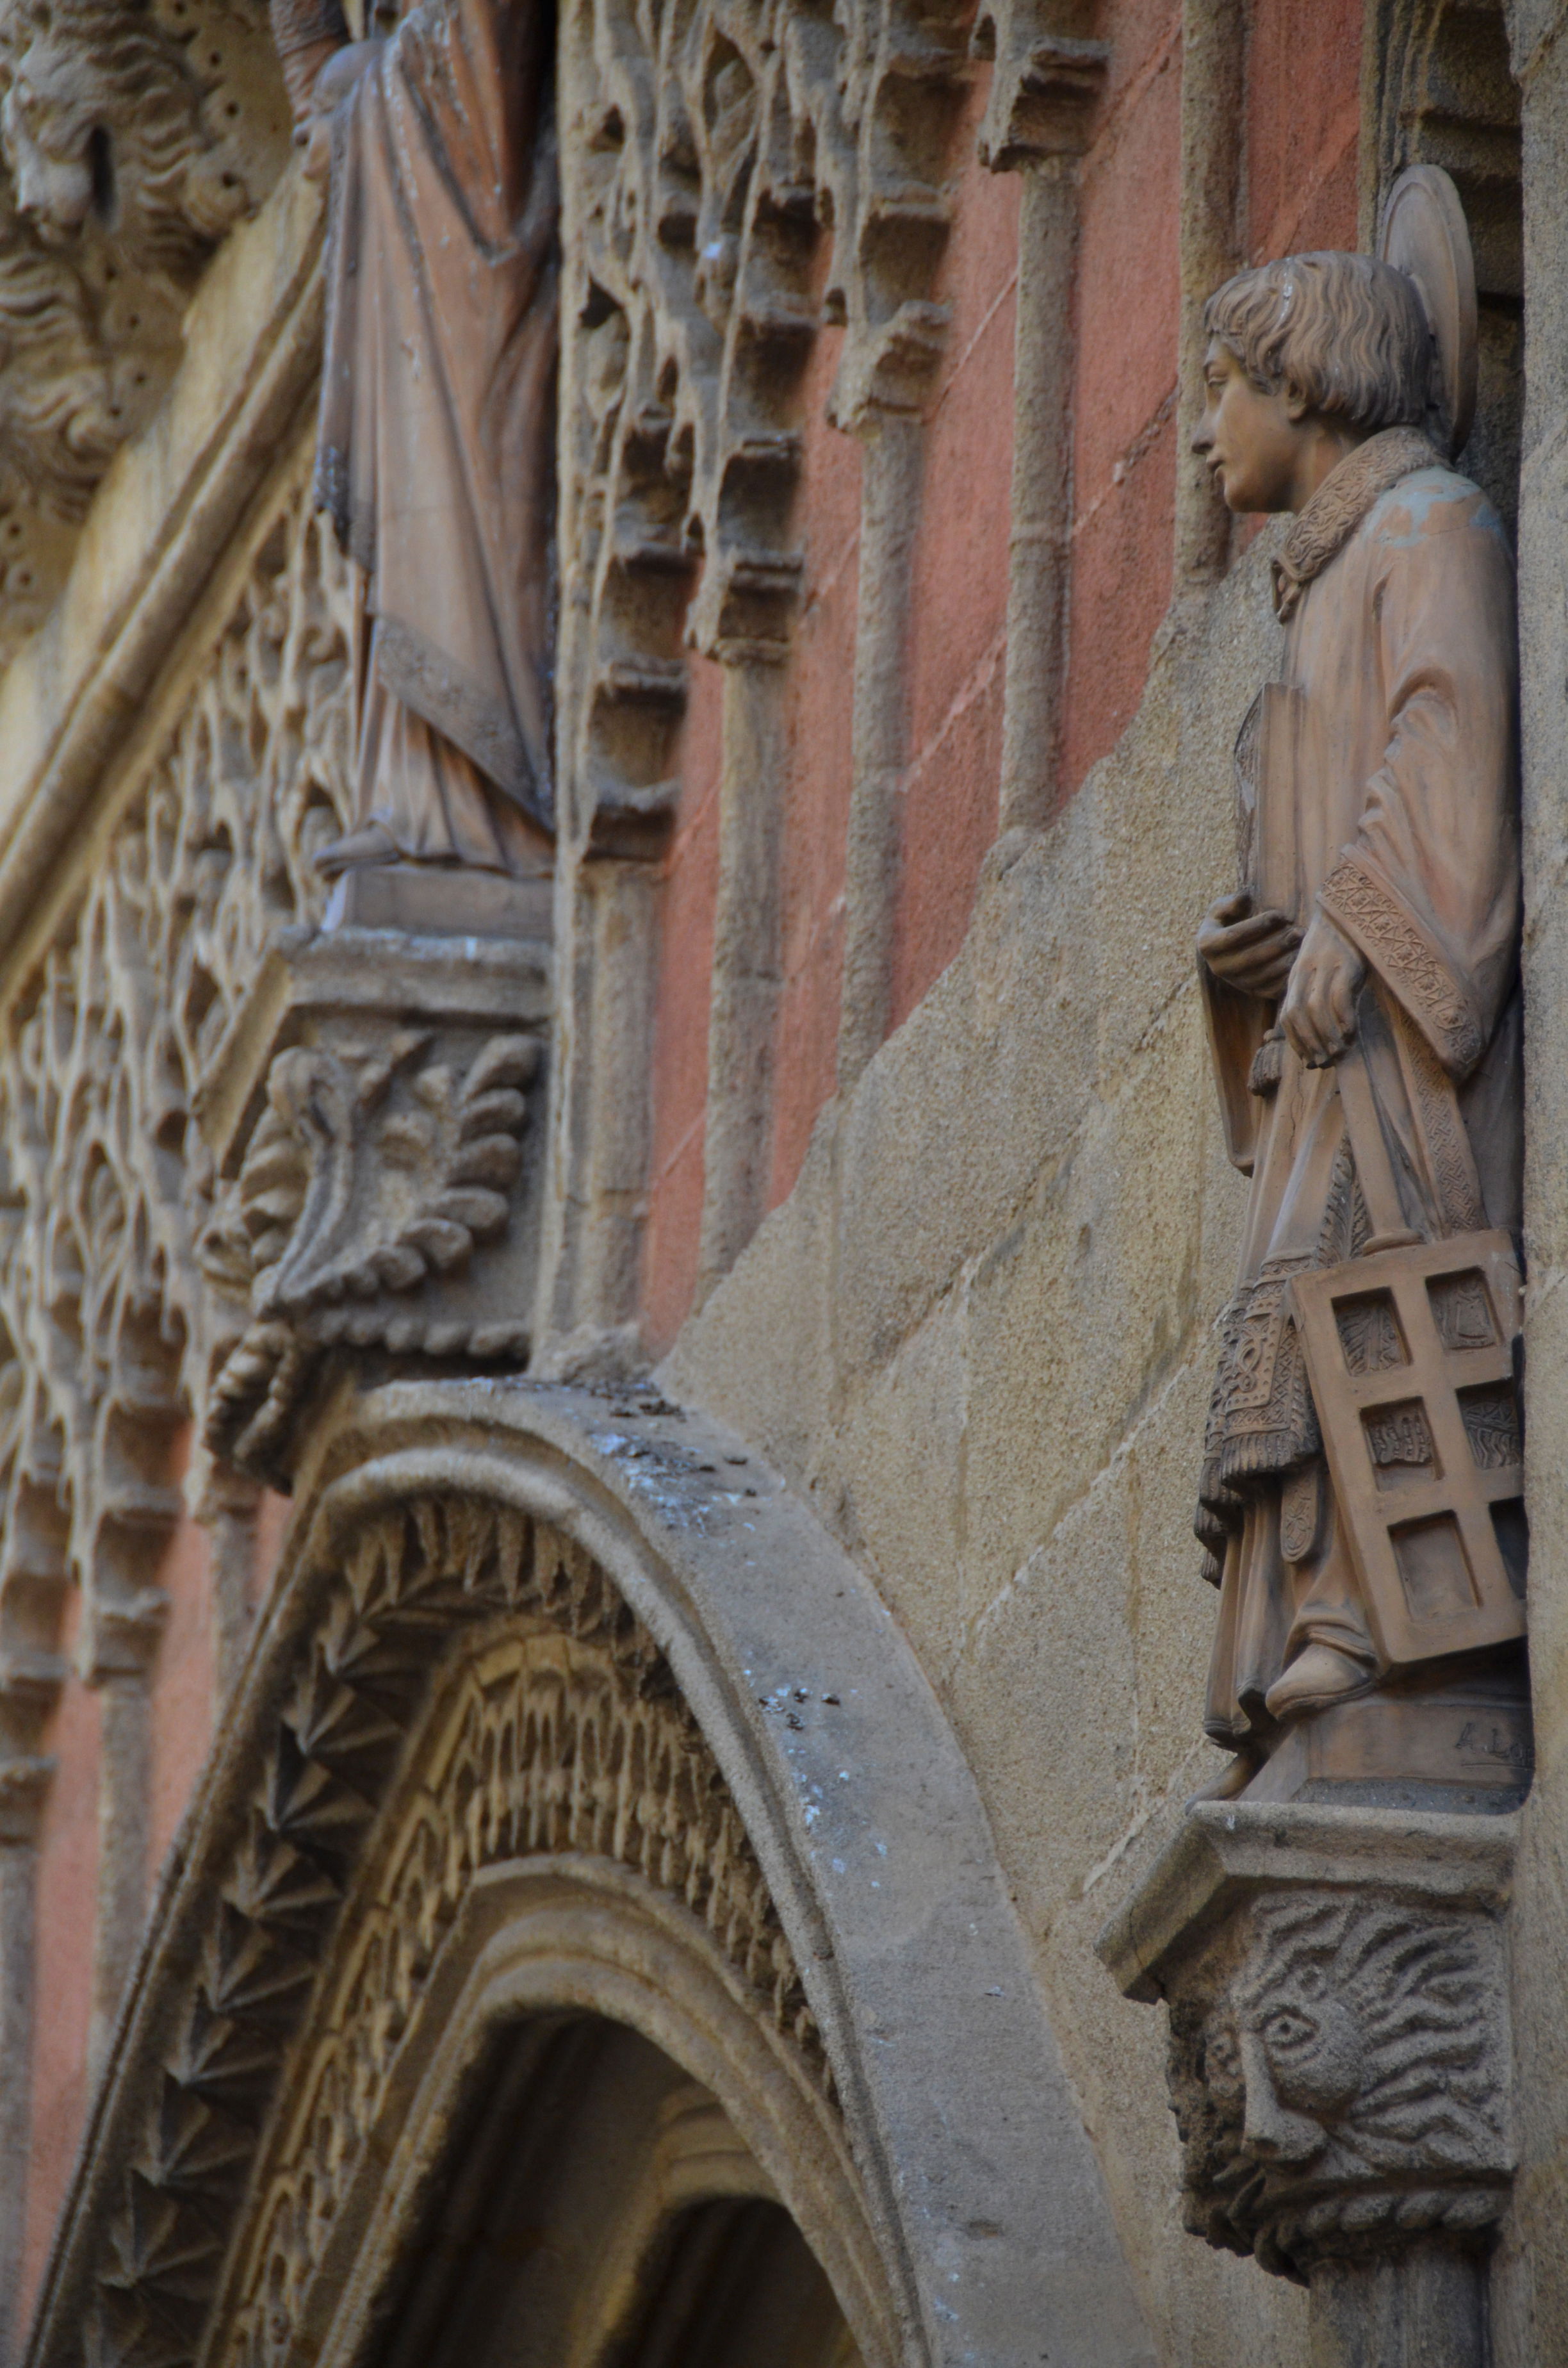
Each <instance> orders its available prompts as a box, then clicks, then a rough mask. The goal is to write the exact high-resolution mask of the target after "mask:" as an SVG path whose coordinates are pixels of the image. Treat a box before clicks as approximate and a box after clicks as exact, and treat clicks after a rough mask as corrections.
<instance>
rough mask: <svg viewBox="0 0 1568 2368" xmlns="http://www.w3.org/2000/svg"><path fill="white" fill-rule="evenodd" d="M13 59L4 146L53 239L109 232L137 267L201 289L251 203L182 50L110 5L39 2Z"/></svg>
mask: <svg viewBox="0 0 1568 2368" xmlns="http://www.w3.org/2000/svg"><path fill="white" fill-rule="evenodd" d="M5 48H6V59H5V65H6V95H5V99H4V103H3V104H0V146H3V148H4V151H5V158H6V165H8V166H9V168H10V172H11V176H12V180H13V183H14V185H15V190H16V202H17V209H18V211H20V212H21V213H22V214H23V215H24V217H25V218H26V219H27V220H28V222H30V223H31V225H32V226H33V228H34V230H35V231H36V232H37V233H38V235H39V237H40V239H41V240H43V241H44V242H45V244H47V245H69V244H70V243H72V242H73V241H74V240H75V239H77V238H78V237H79V236H80V235H81V233H83V232H84V230H85V229H88V228H90V227H91V226H92V225H93V224H95V223H97V225H99V226H100V227H101V228H102V229H103V230H105V231H107V232H111V233H114V235H115V238H116V241H117V244H118V245H119V248H120V250H121V252H122V254H123V256H124V257H125V260H126V261H127V262H129V263H130V264H131V266H132V267H133V268H142V269H143V270H151V271H155V272H164V273H167V274H168V275H169V276H170V277H171V278H172V279H176V280H179V281H185V280H188V279H189V278H190V277H191V275H192V274H193V272H194V271H195V270H196V269H197V268H199V265H200V263H201V262H202V261H203V260H204V259H205V257H206V256H207V254H208V253H209V252H210V248H211V245H212V244H213V242H214V240H216V239H217V238H219V237H220V236H221V235H222V233H223V232H224V230H226V229H227V228H228V227H229V225H230V224H231V223H232V222H234V221H236V220H237V219H238V217H239V216H240V214H241V213H242V212H244V211H245V209H246V205H247V202H248V193H247V191H246V190H245V189H244V187H243V186H242V185H241V182H240V179H239V176H237V175H236V173H235V172H234V171H233V170H232V169H229V167H230V165H232V160H230V159H228V158H221V157H220V156H219V155H218V154H217V153H216V150H215V142H214V139H213V135H212V132H211V131H210V129H209V127H208V125H207V123H206V121H205V119H204V110H203V104H202V101H203V92H202V89H201V88H200V86H199V85H198V83H197V82H196V80H195V79H194V77H193V76H192V74H190V72H189V71H188V69H187V64H186V61H185V54H184V51H182V50H181V48H180V47H179V46H178V44H176V42H174V41H172V40H170V39H169V38H168V36H167V35H166V34H165V33H164V32H163V31H162V30H161V28H158V27H157V26H156V25H155V24H154V23H153V21H152V20H151V19H150V18H149V19H142V20H139V19H138V18H137V17H135V16H134V15H131V14H130V13H129V12H127V11H125V10H122V9H118V8H114V9H111V8H108V7H106V6H104V5H103V0H30V5H26V6H23V7H22V8H21V9H20V10H18V11H17V14H16V16H15V17H13V18H12V20H11V23H10V25H9V26H8V28H7V33H6V43H5Z"/></svg>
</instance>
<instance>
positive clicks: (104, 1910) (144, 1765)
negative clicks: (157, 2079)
mask: <svg viewBox="0 0 1568 2368" xmlns="http://www.w3.org/2000/svg"><path fill="white" fill-rule="evenodd" d="M164 1619H165V1606H164V1603H163V1601H162V1599H161V1598H159V1597H157V1596H155V1595H153V1594H151V1593H148V1594H147V1595H145V1596H142V1597H141V1598H139V1599H138V1600H136V1601H134V1602H133V1603H131V1604H130V1605H127V1606H124V1607H119V1606H116V1605H99V1606H97V1607H96V1609H95V1613H94V1621H93V1631H92V1639H91V1656H90V1658H89V1660H88V1663H87V1667H86V1669H85V1676H86V1679H87V1683H88V1684H89V1685H92V1686H96V1687H97V1689H98V1691H99V1694H100V1696H101V1702H102V1711H101V1724H100V1727H99V1745H98V1894H97V1920H96V1923H95V1926H94V1934H93V1983H92V2009H91V2017H90V2020H89V2022H88V2027H87V2079H88V2085H89V2088H92V2087H96V2085H97V2080H98V2077H99V2075H100V2073H101V2072H102V2070H103V2067H104V2065H105V2063H106V2062H107V2060H108V2048H109V2042H110V2040H111V2039H112V2038H113V2035H114V2026H115V2021H116V2019H117V2017H118V2015H119V2007H120V2000H121V1998H123V1996H124V1992H125V1983H126V1978H127V1976H128V1975H129V1974H130V1971H131V1965H132V1964H134V1962H135V1958H136V1952H137V1950H138V1948H139V1947H140V1946H141V1941H142V1926H143V1924H144V1922H145V1920H146V1915H147V1878H148V1855H149V1848H150V1827H151V1813H152V1765H153V1705H152V1696H151V1691H150V1683H149V1681H150V1679H151V1675H152V1665H153V1655H154V1653H155V1652H156V1650H157V1645H158V1638H159V1636H160V1635H161V1634H162V1633H163V1625H164Z"/></svg>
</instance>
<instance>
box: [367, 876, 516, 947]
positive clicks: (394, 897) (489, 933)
mask: <svg viewBox="0 0 1568 2368" xmlns="http://www.w3.org/2000/svg"><path fill="white" fill-rule="evenodd" d="M554 896H555V883H554V882H553V880H552V879H551V877H550V875H549V873H548V872H545V873H542V874H541V875H540V877H539V878H538V879H537V880H514V879H512V878H511V877H510V876H509V875H508V874H507V873H506V872H504V871H475V870H474V869H473V868H472V865H468V864H455V863H371V864H366V865H365V866H364V867H363V868H362V869H360V870H358V871H346V872H345V873H344V874H343V876H342V877H341V879H339V880H338V881H337V882H336V883H335V886H334V888H333V892H332V896H331V899H330V901H329V903H328V905H327V908H326V919H325V923H324V927H325V928H326V929H328V930H334V929H401V930H403V932H405V933H406V934H407V935H408V936H410V937H415V938H419V937H425V938H432V937H437V938H521V939H531V940H533V941H534V942H536V943H540V944H548V943H549V941H550V938H551V929H552V927H553V921H552V908H553V903H554Z"/></svg>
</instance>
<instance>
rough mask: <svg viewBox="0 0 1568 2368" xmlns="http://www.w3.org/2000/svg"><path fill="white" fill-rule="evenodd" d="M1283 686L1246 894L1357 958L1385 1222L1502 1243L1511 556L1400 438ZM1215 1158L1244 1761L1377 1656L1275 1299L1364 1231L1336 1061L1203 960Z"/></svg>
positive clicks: (1449, 483)
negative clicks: (1224, 1215)
mask: <svg viewBox="0 0 1568 2368" xmlns="http://www.w3.org/2000/svg"><path fill="white" fill-rule="evenodd" d="M1276 605H1277V607H1278V609H1279V611H1280V613H1281V615H1282V616H1283V617H1284V618H1285V620H1286V631H1285V645H1284V654H1283V663H1282V666H1281V670H1280V678H1279V681H1278V683H1276V684H1271V685H1269V686H1268V687H1267V689H1266V690H1265V691H1264V692H1263V693H1262V694H1260V700H1259V702H1258V703H1257V705H1256V706H1255V709H1254V711H1253V712H1252V713H1251V714H1250V715H1249V717H1248V719H1247V723H1245V724H1244V727H1243V731H1242V735H1241V738H1240V740H1239V741H1238V743H1237V791H1238V799H1237V803H1238V825H1239V837H1240V842H1241V868H1242V877H1243V882H1244V884H1245V885H1246V886H1247V887H1249V888H1250V889H1251V890H1252V892H1253V894H1254V897H1255V900H1256V903H1257V904H1258V905H1263V904H1271V905H1281V906H1283V907H1285V908H1287V909H1289V910H1290V911H1291V912H1292V914H1293V916H1294V918H1295V919H1296V920H1297V921H1298V922H1299V923H1300V924H1301V926H1302V927H1303V928H1304V927H1305V926H1306V924H1307V922H1308V921H1309V920H1310V918H1311V916H1312V911H1313V909H1314V907H1316V908H1319V909H1321V910H1323V911H1324V912H1325V913H1326V914H1327V915H1328V916H1329V917H1330V918H1331V919H1332V920H1333V921H1334V922H1335V924H1336V925H1337V927H1338V928H1340V929H1341V931H1342V932H1343V933H1344V935H1345V936H1346V937H1347V938H1348V939H1350V940H1351V942H1352V943H1353V944H1354V945H1355V946H1356V947H1357V949H1358V951H1359V952H1360V954H1361V955H1362V956H1363V958H1364V959H1365V962H1366V964H1367V977H1366V983H1365V985H1363V987H1362V989H1361V991H1360V994H1359V996H1358V1005H1357V1020H1358V1031H1357V1045H1356V1048H1355V1054H1356V1057H1357V1058H1358V1059H1359V1060H1361V1061H1363V1062H1364V1064H1365V1067H1366V1072H1367V1076H1368V1077H1369V1082H1370V1085H1371V1088H1372V1096H1373V1100H1374V1103H1375V1106H1376V1109H1377V1112H1378V1116H1379V1118H1380V1120H1381V1127H1382V1132H1383V1135H1384V1138H1385V1141H1386V1143H1387V1144H1388V1147H1389V1151H1390V1155H1391V1165H1392V1170H1393V1174H1394V1178H1395V1181H1396V1183H1397V1187H1398V1191H1399V1197H1400V1201H1401V1203H1402V1206H1403V1215H1404V1220H1405V1223H1406V1224H1408V1226H1409V1227H1410V1228H1411V1229H1412V1230H1413V1231H1415V1233H1417V1234H1419V1235H1422V1236H1423V1237H1424V1238H1426V1239H1428V1240H1437V1239H1440V1238H1442V1237H1444V1236H1446V1235H1452V1234H1456V1233H1462V1232H1466V1231H1470V1230H1472V1229H1475V1228H1478V1227H1483V1226H1506V1227H1510V1228H1513V1229H1514V1230H1516V1231H1517V1226H1518V1223H1519V1190H1520V1170H1521V1160H1522V1114H1521V1113H1522V1087H1521V1077H1520V1045H1521V1029H1520V1009H1519V995H1518V930H1519V899H1520V890H1519V852H1518V819H1517V803H1518V800H1517V721H1516V712H1517V644H1516V637H1515V620H1514V570H1513V560H1512V555H1511V552H1510V551H1509V548H1508V544H1507V541H1506V536H1505V533H1504V529H1503V527H1502V525H1501V522H1500V521H1499V519H1498V518H1497V517H1496V514H1495V513H1494V511H1493V509H1492V508H1491V507H1490V506H1489V505H1488V503H1487V502H1486V500H1485V498H1484V496H1483V495H1482V494H1481V493H1480V491H1479V490H1478V489H1477V487H1476V486H1474V485H1473V484H1470V483H1469V482H1468V480H1466V479H1465V478H1463V477H1461V476H1459V475H1457V474H1456V473H1455V472H1453V471H1452V470H1451V469H1449V468H1448V467H1446V466H1445V465H1443V464H1442V463H1441V462H1440V461H1438V459H1437V455H1436V453H1435V452H1433V451H1432V450H1431V449H1430V448H1429V447H1428V446H1426V444H1425V443H1424V442H1423V439H1422V438H1420V437H1419V436H1417V435H1416V434H1415V432H1414V431H1413V430H1410V429H1391V430H1388V431H1386V432H1385V433H1383V434H1381V435H1379V436H1374V437H1372V438H1369V440H1368V441H1367V442H1366V443H1365V444H1362V445H1360V446H1358V447H1357V448H1356V449H1355V450H1353V451H1352V452H1351V453H1349V454H1348V455H1347V456H1346V459H1345V460H1344V461H1341V462H1340V463H1339V465H1338V466H1337V467H1336V468H1335V470H1334V471H1333V472H1332V473H1331V475H1330V476H1329V477H1328V478H1327V479H1326V480H1325V482H1324V484H1323V485H1322V486H1321V487H1320V488H1319V490H1318V492H1317V494H1316V495H1314V496H1313V498H1312V501H1311V502H1309V503H1308V504H1307V506H1306V507H1304V508H1303V509H1302V510H1301V513H1300V515H1299V517H1298V518H1297V519H1296V520H1295V522H1294V525H1293V527H1292V529H1291V531H1290V535H1289V537H1288V538H1287V540H1286V542H1285V545H1284V551H1283V554H1282V558H1281V561H1280V562H1279V563H1277V566H1276ZM1202 976H1203V988H1204V996H1205V1003H1206V1008H1207V1014H1208V1019H1209V1028H1210V1045H1211V1049H1212V1053H1213V1060H1214V1068H1215V1076H1216V1080H1217V1083H1218V1086H1219V1092H1220V1100H1221V1110H1222V1112H1223V1116H1224V1121H1225V1129H1226V1137H1227V1146H1228V1149H1229V1151H1230V1155H1231V1157H1232V1159H1233V1161H1234V1163H1235V1165H1236V1166H1237V1167H1240V1168H1241V1169H1242V1170H1243V1172H1244V1173H1245V1174H1247V1175H1249V1176H1250V1177H1251V1178H1252V1190H1251V1196H1250V1200H1249V1203H1248V1210H1247V1220H1246V1229H1245V1235H1244V1248H1243V1256H1242V1266H1241V1276H1240V1281H1239V1284H1238V1288H1237V1291H1236V1293H1235V1295H1234V1297H1233V1300H1232V1302H1231V1304H1230V1306H1229V1307H1228V1309H1227V1311H1226V1314H1225V1317H1224V1320H1223V1324H1222V1326H1221V1355H1220V1362H1219V1371H1218V1373H1217V1377H1216V1381H1215V1385H1214V1391H1213V1396H1212V1401H1211V1404H1210V1417H1209V1427H1208V1435H1207V1438H1206V1441H1205V1452H1204V1470H1203V1477H1202V1482H1201V1486H1200V1491H1199V1516H1198V1521H1197V1524H1196V1526H1197V1529H1198V1533H1199V1538H1200V1539H1201V1540H1202V1542H1203V1543H1204V1545H1205V1547H1206V1548H1207V1550H1208V1552H1207V1556H1206V1576H1208V1577H1210V1578H1211V1579H1213V1580H1214V1581H1216V1582H1217V1583H1218V1584H1219V1586H1220V1588H1221V1607H1220V1618H1219V1623H1218V1628H1217V1632H1216V1637H1215V1645H1214V1654H1213V1659H1212V1663H1211V1666H1210V1689H1209V1702H1208V1711H1207V1717H1206V1722H1205V1723H1206V1725H1207V1728H1208V1731H1209V1733H1210V1735H1211V1736H1213V1737H1214V1739H1215V1740H1216V1741H1220V1742H1226V1743H1230V1744H1233V1745H1245V1744H1256V1741H1257V1740H1258V1739H1259V1738H1260V1737H1264V1736H1267V1734H1268V1732H1269V1731H1270V1727H1271V1722H1270V1720H1269V1718H1268V1715H1267V1711H1266V1709H1265V1707H1264V1699H1263V1698H1264V1696H1265V1694H1266V1693H1267V1690H1268V1688H1269V1687H1270V1686H1271V1685H1272V1684H1273V1683H1274V1681H1275V1680H1276V1679H1278V1677H1279V1676H1280V1675H1281V1674H1282V1672H1283V1670H1284V1669H1285V1668H1286V1667H1287V1666H1288V1665H1289V1663H1290V1661H1291V1660H1292V1659H1293V1658H1294V1657H1295V1656H1296V1655H1297V1653H1299V1652H1300V1651H1301V1649H1302V1648H1303V1647H1304V1646H1305V1645H1307V1644H1309V1643H1312V1642H1321V1643H1324V1644H1330V1645H1335V1646H1336V1647H1337V1648H1338V1649H1340V1650H1341V1651H1344V1652H1347V1653H1350V1654H1352V1655H1353V1656H1357V1657H1358V1658H1359V1659H1360V1660H1361V1661H1363V1662H1364V1663H1366V1664H1367V1665H1368V1666H1370V1665H1372V1664H1374V1663H1375V1662H1376V1659H1377V1656H1376V1653H1375V1650H1374V1648H1373V1645H1372V1644H1371V1641H1370V1636H1369V1629H1368V1625H1367V1622H1366V1617H1365V1612H1364V1610H1363V1607H1362V1605H1361V1602H1360V1599H1359V1584H1358V1578H1357V1576H1356V1572H1355V1568H1354V1565H1353V1562H1352V1559H1351V1555H1350V1552H1349V1546H1348V1541H1347V1539H1346V1535H1345V1533H1344V1530H1343V1525H1342V1523H1341V1520H1340V1518H1339V1515H1338V1513H1337V1510H1336V1508H1335V1504H1334V1501H1333V1491H1332V1488H1331V1486H1329V1483H1328V1478H1327V1474H1326V1470H1325V1467H1324V1459H1323V1452H1322V1440H1321V1435H1320V1432H1319V1429H1318V1422H1317V1414H1316V1409H1315V1407H1314V1406H1313V1404H1312V1391H1311V1387H1310V1383H1309V1381H1308V1376H1307V1372H1306V1368H1305V1364H1304V1360H1303V1358H1302V1355H1301V1345H1300V1341H1299V1339H1298V1338H1297V1335H1296V1333H1295V1330H1294V1326H1293V1324H1292V1323H1291V1321H1290V1312H1289V1287H1290V1278H1291V1277H1292V1275H1294V1274H1296V1273H1298V1272H1300V1271H1301V1270H1302V1269H1309V1268H1313V1267H1327V1266H1333V1265H1337V1264H1338V1263H1340V1262H1341V1261H1342V1260H1344V1259H1347V1258H1354V1257H1356V1256H1358V1254H1360V1253H1361V1252H1362V1251H1363V1250H1365V1249H1366V1248H1367V1247H1368V1245H1369V1240H1370V1237H1371V1235H1372V1233H1373V1225H1372V1223H1371V1220H1370V1218H1369V1213H1368V1208H1367V1204H1366V1200H1365V1198H1364V1195H1363V1191H1362V1188H1361V1182H1360V1179H1359V1178H1358V1175H1357V1172H1356V1162H1355V1157H1354V1154H1353V1152H1352V1149H1351V1144H1350V1137H1349V1133H1347V1130H1346V1121H1345V1116H1344V1111H1343V1107H1342V1103H1341V1099H1340V1093H1339V1084H1338V1069H1337V1066H1335V1067H1331V1068H1327V1069H1316V1070H1312V1069H1308V1068H1306V1067H1305V1066H1304V1065H1303V1064H1302V1063H1301V1061H1300V1060H1299V1059H1298V1057H1297V1055H1296V1054H1295V1053H1294V1052H1293V1051H1292V1050H1291V1049H1290V1045H1289V1044H1288V1043H1287V1042H1286V1041H1285V1039H1284V1037H1283V1035H1282V1033H1281V1032H1280V1030H1279V1029H1278V1024H1277V1022H1278V1010H1277V1008H1276V1007H1275V1006H1273V1005H1271V1004H1268V1003H1266V1002H1263V1001H1261V1000H1259V999H1258V998H1256V997H1253V996H1244V995H1242V994H1240V993H1238V992H1237V991H1236V990H1235V989H1233V988H1232V987H1230V986H1228V985H1225V984H1224V983H1223V982H1222V981H1221V980H1219V979H1217V978H1215V977H1214V976H1213V974H1212V973H1210V972H1208V971H1207V969H1204V971H1203V973H1202Z"/></svg>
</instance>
